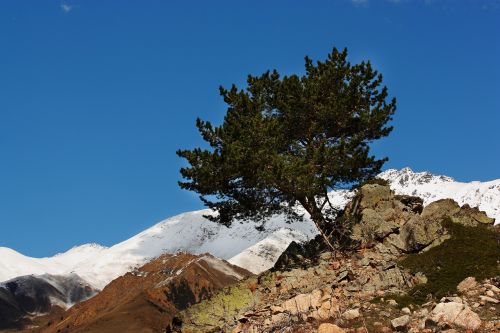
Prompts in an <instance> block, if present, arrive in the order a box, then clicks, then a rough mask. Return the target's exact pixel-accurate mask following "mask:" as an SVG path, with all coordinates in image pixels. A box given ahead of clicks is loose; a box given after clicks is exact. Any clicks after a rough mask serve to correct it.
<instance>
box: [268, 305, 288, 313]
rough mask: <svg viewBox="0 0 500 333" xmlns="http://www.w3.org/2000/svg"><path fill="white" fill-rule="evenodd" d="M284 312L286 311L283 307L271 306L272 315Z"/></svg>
mask: <svg viewBox="0 0 500 333" xmlns="http://www.w3.org/2000/svg"><path fill="white" fill-rule="evenodd" d="M284 311H285V309H283V308H282V307H281V306H275V305H272V306H271V312H272V314H277V313H282V312H284Z"/></svg>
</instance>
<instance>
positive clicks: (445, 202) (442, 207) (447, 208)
mask: <svg viewBox="0 0 500 333" xmlns="http://www.w3.org/2000/svg"><path fill="white" fill-rule="evenodd" d="M459 211H460V205H459V204H458V203H457V202H456V201H454V200H453V199H441V200H437V201H434V202H431V203H430V204H428V205H427V206H425V208H424V209H423V211H422V214H421V215H420V216H422V217H423V218H432V219H436V220H440V219H443V218H444V217H446V216H452V215H453V214H455V213H458V212H459Z"/></svg>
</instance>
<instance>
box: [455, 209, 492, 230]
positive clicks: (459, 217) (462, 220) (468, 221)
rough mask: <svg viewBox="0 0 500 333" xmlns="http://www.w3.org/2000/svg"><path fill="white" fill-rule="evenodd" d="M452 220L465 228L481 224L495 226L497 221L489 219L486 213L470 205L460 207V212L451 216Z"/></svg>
mask: <svg viewBox="0 0 500 333" xmlns="http://www.w3.org/2000/svg"><path fill="white" fill-rule="evenodd" d="M451 220H452V221H453V222H455V223H459V224H462V225H465V226H470V227H476V226H478V225H479V224H493V223H494V222H495V219H493V218H490V217H488V215H486V213H485V212H483V211H480V210H479V209H478V208H477V207H474V208H472V207H470V206H469V205H468V204H465V205H463V206H462V207H460V210H459V211H458V212H456V213H455V214H453V216H451Z"/></svg>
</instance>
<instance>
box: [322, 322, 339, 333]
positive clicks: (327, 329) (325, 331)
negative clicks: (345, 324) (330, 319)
mask: <svg viewBox="0 0 500 333" xmlns="http://www.w3.org/2000/svg"><path fill="white" fill-rule="evenodd" d="M318 333H345V331H344V330H343V329H342V328H340V327H338V326H337V325H334V324H329V323H325V324H321V325H319V327H318Z"/></svg>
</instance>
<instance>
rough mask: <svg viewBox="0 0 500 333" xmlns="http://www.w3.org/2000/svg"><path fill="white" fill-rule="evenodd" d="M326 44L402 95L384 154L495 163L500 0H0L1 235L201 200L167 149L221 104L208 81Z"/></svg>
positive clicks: (144, 214)
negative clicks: (181, 183) (182, 183)
mask: <svg viewBox="0 0 500 333" xmlns="http://www.w3.org/2000/svg"><path fill="white" fill-rule="evenodd" d="M333 46H337V47H338V48H343V47H347V48H348V49H349V51H350V59H351V61H352V62H358V61H360V60H362V59H370V60H371V61H372V62H373V64H374V66H375V67H376V68H377V69H378V70H380V71H381V72H382V73H383V74H384V77H385V82H386V84H387V85H388V87H389V91H390V93H391V95H393V96H396V97H397V98H398V110H397V114H396V116H395V119H394V122H393V125H394V126H395V130H394V132H393V133H392V135H391V136H390V137H389V138H387V139H385V140H384V141H383V142H380V143H377V144H376V145H375V147H374V150H375V152H376V153H377V154H379V155H382V154H383V155H387V156H389V157H390V162H389V163H387V165H386V168H389V167H394V168H401V167H405V166H410V167H411V168H413V169H414V170H417V171H423V170H430V171H432V172H435V173H439V174H446V175H449V176H452V177H454V178H456V179H457V180H461V181H471V180H491V179H495V178H500V148H499V137H500V134H499V127H500V126H499V125H500V65H499V60H500V2H499V1H486V0H485V1H479V0H478V1H473V0H470V1H466V0H463V1H458V0H457V1H445V0H442V1H439V0H435V1H429V0H428V1H409V0H408V1H405V0H400V1H396V0H392V1H382V0H379V1H375V0H367V1H362V0H357V1H349V0H345V1H340V0H338V1H335V0H328V1H327V0H324V1H290V0H287V1H255V0H254V1H201V0H200V1H154V0H151V1H102V0H74V1H51V0H44V1H39V0H32V1H27V0H3V1H1V2H0V226H1V229H0V230H1V231H0V246H8V247H11V248H14V249H16V250H17V251H20V252H22V253H25V254H27V255H32V256H45V255H52V254H54V253H56V252H60V251H65V250H67V249H68V248H70V247H72V246H73V245H77V244H81V243H87V242H97V243H101V244H104V245H112V244H114V243H116V242H119V241H121V240H124V239H126V238H128V237H130V236H132V235H134V234H136V233H138V232H140V231H141V230H143V229H145V228H147V227H149V226H151V225H153V224H154V223H156V222H158V221H159V220H162V219H164V218H166V217H169V216H171V215H174V214H177V213H181V212H183V211H188V210H194V209H198V208H201V207H202V205H201V203H200V202H199V200H198V198H197V196H196V195H194V194H191V193H188V192H185V191H181V190H179V189H178V187H177V181H178V179H179V172H178V169H179V167H180V166H181V163H182V161H181V160H180V159H179V158H177V156H176V155H175V151H176V149H178V148H192V147H194V146H196V145H200V144H201V143H202V141H201V139H200V137H199V135H198V133H197V131H196V129H195V126H194V121H195V119H196V117H198V116H199V117H201V118H203V119H207V120H211V121H213V122H214V123H218V122H219V121H220V120H221V119H222V116H223V114H224V111H225V107H224V104H223V102H222V100H221V98H220V97H219V95H218V86H219V85H221V84H222V85H225V86H228V85H230V84H231V83H233V82H234V83H237V84H239V85H242V84H244V82H245V78H246V75H247V74H249V73H252V74H260V73H262V72H263V71H265V70H267V69H273V68H276V69H278V70H279V71H280V72H282V73H288V74H290V73H302V72H303V57H304V55H306V54H307V55H309V56H311V57H312V58H313V59H323V58H324V57H325V56H326V55H327V53H328V52H329V51H330V50H331V48H332V47H333Z"/></svg>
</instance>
